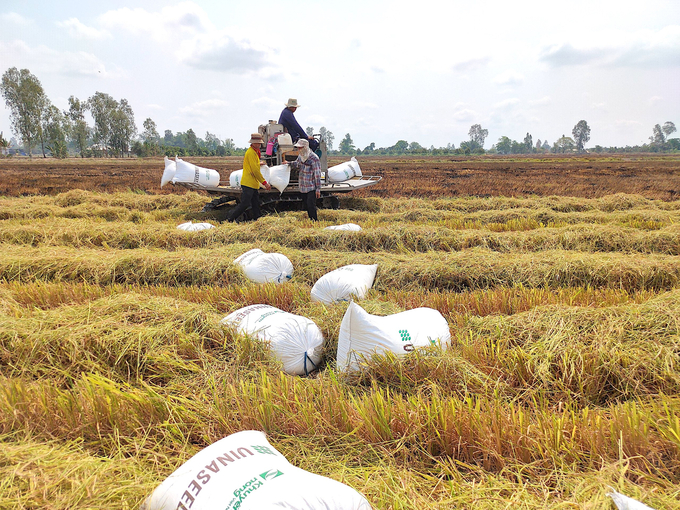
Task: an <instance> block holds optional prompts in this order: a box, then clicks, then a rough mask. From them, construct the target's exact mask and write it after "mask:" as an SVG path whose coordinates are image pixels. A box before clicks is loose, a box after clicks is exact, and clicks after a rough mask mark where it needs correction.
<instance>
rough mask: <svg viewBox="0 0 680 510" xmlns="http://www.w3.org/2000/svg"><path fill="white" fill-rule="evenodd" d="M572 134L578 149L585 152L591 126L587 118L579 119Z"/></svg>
mask: <svg viewBox="0 0 680 510" xmlns="http://www.w3.org/2000/svg"><path fill="white" fill-rule="evenodd" d="M571 134H572V135H573V136H574V143H576V149H577V150H578V151H579V152H583V150H584V148H585V145H586V143H587V142H588V140H590V126H588V123H587V122H586V121H585V120H579V121H578V123H577V124H576V125H575V126H574V129H572V130H571Z"/></svg>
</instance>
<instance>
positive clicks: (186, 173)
mask: <svg viewBox="0 0 680 510" xmlns="http://www.w3.org/2000/svg"><path fill="white" fill-rule="evenodd" d="M175 159H176V164H177V171H176V172H175V176H174V177H173V178H172V182H173V183H176V182H192V183H194V184H200V185H201V186H212V187H217V186H219V185H220V174H219V172H218V171H217V170H211V169H209V168H203V167H200V166H196V165H194V164H192V163H187V162H186V161H184V160H183V159H179V158H175Z"/></svg>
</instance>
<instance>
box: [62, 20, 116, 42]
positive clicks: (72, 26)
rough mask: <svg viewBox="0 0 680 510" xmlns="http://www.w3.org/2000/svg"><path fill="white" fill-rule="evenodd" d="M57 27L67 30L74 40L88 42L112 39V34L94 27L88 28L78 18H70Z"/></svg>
mask: <svg viewBox="0 0 680 510" xmlns="http://www.w3.org/2000/svg"><path fill="white" fill-rule="evenodd" d="M57 26H58V27H61V28H65V29H66V30H67V31H68V33H69V35H70V36H71V37H73V38H74V39H87V40H92V41H96V40H102V39H110V38H111V34H110V33H109V32H108V31H107V30H98V29H96V28H93V27H88V26H87V25H84V24H83V23H81V22H80V20H78V18H69V19H67V20H66V21H57Z"/></svg>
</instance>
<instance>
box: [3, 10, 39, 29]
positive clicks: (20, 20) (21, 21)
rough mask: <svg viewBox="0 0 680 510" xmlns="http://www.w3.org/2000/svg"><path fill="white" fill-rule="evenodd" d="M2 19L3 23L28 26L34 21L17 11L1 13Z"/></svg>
mask: <svg viewBox="0 0 680 510" xmlns="http://www.w3.org/2000/svg"><path fill="white" fill-rule="evenodd" d="M0 21H1V22H2V23H12V24H14V25H20V26H27V25H30V24H32V23H33V20H32V19H29V18H25V17H24V16H22V15H21V14H17V13H16V12H5V13H3V14H0Z"/></svg>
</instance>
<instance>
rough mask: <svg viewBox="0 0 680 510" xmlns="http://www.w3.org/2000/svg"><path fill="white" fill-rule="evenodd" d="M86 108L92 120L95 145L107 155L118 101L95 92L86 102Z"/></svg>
mask: <svg viewBox="0 0 680 510" xmlns="http://www.w3.org/2000/svg"><path fill="white" fill-rule="evenodd" d="M87 108H88V109H89V110H90V113H91V114H92V118H93V119H94V133H93V138H94V142H95V143H96V144H99V145H100V146H102V148H103V149H102V150H103V151H104V152H105V153H106V154H107V155H108V152H109V149H112V148H113V147H112V146H111V120H112V117H113V112H114V111H115V110H116V109H117V108H118V101H116V100H115V99H113V97H111V96H110V95H108V94H106V93H104V92H99V91H97V92H95V93H94V95H92V96H90V97H89V98H88V100H87Z"/></svg>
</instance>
